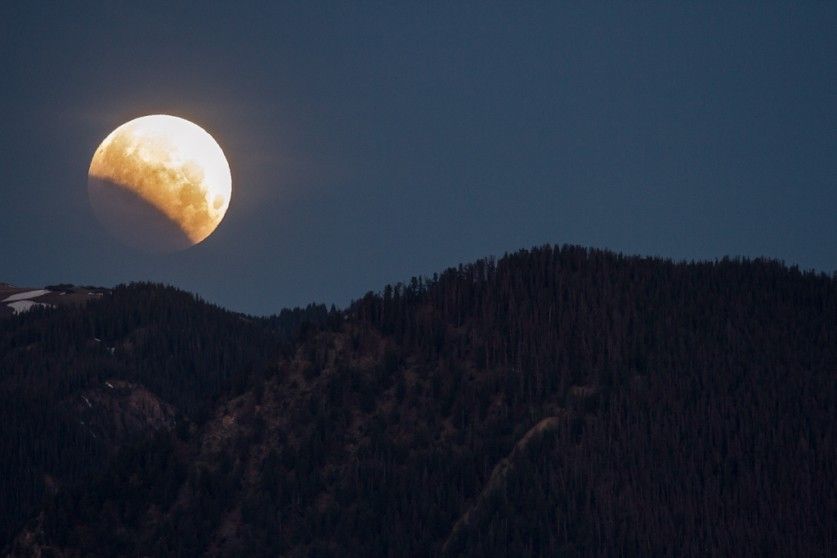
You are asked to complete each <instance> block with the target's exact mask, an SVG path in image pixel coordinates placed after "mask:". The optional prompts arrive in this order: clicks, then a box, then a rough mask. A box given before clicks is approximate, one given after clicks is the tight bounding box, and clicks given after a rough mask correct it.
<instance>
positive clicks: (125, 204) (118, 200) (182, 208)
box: [87, 114, 232, 252]
mask: <svg viewBox="0 0 837 558" xmlns="http://www.w3.org/2000/svg"><path fill="white" fill-rule="evenodd" d="M87 193H88V195H89V196H90V203H91V205H92V206H93V211H94V212H95V213H96V216H97V217H98V218H99V220H100V221H101V222H102V224H104V225H105V227H106V228H107V229H108V230H109V231H110V232H111V233H113V235H114V236H115V237H116V238H118V239H119V240H121V241H122V242H124V243H125V244H128V245H129V246H133V247H136V248H140V249H143V250H146V251H151V252H173V251H176V250H183V249H185V248H188V247H190V246H193V245H195V244H197V243H198V242H201V241H202V240H204V239H205V238H206V237H208V236H209V235H210V234H212V232H213V231H214V230H215V228H216V227H217V226H218V224H219V223H220V222H221V220H222V219H223V218H224V214H225V213H226V212H227V208H228V207H229V205H230V194H231V193H232V179H231V177H230V167H229V164H227V159H226V157H224V152H223V151H222V150H221V147H220V146H219V145H218V143H217V142H216V141H215V140H214V139H213V138H212V136H210V135H209V134H208V133H207V132H206V131H205V130H203V128H201V127H200V126H197V125H196V124H192V123H191V122H189V121H188V120H184V119H182V118H177V117H176V116H167V115H163V114H155V115H151V116H142V117H140V118H136V119H134V120H131V121H130V122H126V123H125V124H123V125H122V126H120V127H118V128H117V129H116V130H114V131H113V132H111V133H110V135H109V136H108V137H106V138H105V140H104V141H103V142H102V143H101V145H99V148H98V149H96V153H94V154H93V160H92V161H91V162H90V170H89V171H88V181H87Z"/></svg>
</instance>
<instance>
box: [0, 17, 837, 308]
mask: <svg viewBox="0 0 837 558" xmlns="http://www.w3.org/2000/svg"><path fill="white" fill-rule="evenodd" d="M15 4H16V5H15ZM62 4H66V5H62ZM175 4H177V3H169V2H166V3H161V4H159V5H157V6H156V7H155V6H152V4H150V3H144V2H142V3H140V2H88V3H76V2H67V3H50V4H46V3H45V4H44V5H42V6H40V7H38V5H37V4H36V3H34V2H17V3H12V2H4V3H3V4H2V7H0V70H2V72H1V73H0V76H2V78H0V83H2V87H0V171H2V176H1V177H0V178H2V181H0V281H7V282H11V283H14V284H18V285H22V286H42V285H44V284H49V283H55V282H74V283H79V284H95V285H105V286H109V285H113V284H116V283H120V282H127V281H132V280H154V281H161V282H166V283H171V284H174V285H176V286H178V287H181V288H184V289H187V290H189V291H192V292H196V293H198V294H200V295H201V296H203V297H204V298H206V299H207V300H210V301H212V302H216V303H219V304H221V305H223V306H226V307H228V308H231V309H234V310H240V311H245V312H251V313H257V314H266V313H272V312H276V311H278V310H279V309H280V308H282V307H285V306H292V305H299V304H305V303H307V302H310V301H318V302H325V303H336V304H338V305H344V304H346V303H347V302H348V301H349V300H351V299H353V298H357V297H359V296H361V295H362V294H363V293H364V292H366V291H368V290H378V289H380V288H382V287H383V286H384V284H386V283H388V282H396V281H399V280H408V279H409V278H410V277H411V276H413V275H420V274H432V273H433V272H434V271H441V270H442V269H443V268H445V267H447V266H451V265H455V264H457V263H460V262H467V261H471V260H474V259H476V258H479V257H482V256H486V255H502V254H503V253H504V252H506V251H510V250H515V249H517V248H522V247H530V246H533V245H539V244H544V243H559V244H563V243H573V244H583V245H588V246H594V247H601V248H610V249H613V250H617V251H622V252H626V253H631V254H644V255H660V256H666V257H672V258H676V259H692V258H701V259H706V258H709V259H712V258H717V257H721V256H724V255H746V256H762V255H764V256H769V257H773V258H780V259H783V260H785V261H787V262H788V263H791V264H798V265H799V266H801V267H803V268H815V269H818V270H822V271H825V272H828V273H831V272H833V271H834V270H835V269H837V32H835V29H837V3H835V2H828V3H826V2H823V3H814V2H804V3H798V4H799V5H796V6H792V5H782V4H776V5H769V6H768V5H766V3H764V2H753V3H751V4H737V5H732V4H731V3H715V4H717V5H715V6H699V5H693V4H691V3H690V4H689V5H677V6H672V5H671V3H670V2H666V3H662V4H660V5H657V6H652V5H650V4H644V3H643V4H642V5H636V4H620V3H606V4H605V3H601V4H599V3H593V2H576V3H572V4H570V3H567V4H558V3H553V2H548V3H527V2H511V3H505V4H491V3H487V2H478V3H473V4H472V3H461V2H410V3H395V4H400V5H391V4H392V3H355V2H345V3H336V4H323V5H320V6H312V4H313V3H312V2H300V3H292V4H286V3H273V2H271V3H265V4H260V5H257V4H247V3H239V2H225V3H218V4H215V5H214V6H212V7H209V6H210V5H209V4H208V3H199V4H201V6H202V7H200V8H186V7H176V6H174V5H175ZM196 4H198V3H196ZM783 4H791V3H789V2H786V3H783ZM152 113H167V114H173V115H177V116H181V117H183V118H187V119H189V120H192V121H194V122H196V123H197V124H199V125H200V126H202V127H204V128H205V129H206V130H207V131H209V132H210V133H211V134H212V135H213V136H214V137H215V138H216V139H217V140H218V142H219V143H220V144H221V146H222V148H223V149H224V151H225V152H226V154H227V157H228V159H229V161H230V166H231V168H232V174H233V198H232V203H231V205H230V209H229V211H228V213H227V216H226V219H225V220H224V222H223V223H222V224H221V226H220V227H219V228H218V230H217V231H216V232H215V234H214V235H212V236H211V237H209V238H208V239H207V240H206V241H205V242H203V243H202V244H200V245H198V246H195V247H193V248H191V249H189V250H187V251H185V252H180V253H176V254H169V255H164V256H160V255H156V256H154V255H147V254H143V253H140V252H136V251H134V250H131V249H129V248H125V247H123V246H121V245H120V244H118V243H117V242H116V241H114V240H113V239H112V238H111V237H110V236H109V235H108V234H107V233H106V232H104V231H103V230H102V229H101V227H100V225H99V224H98V222H97V221H96V220H95V218H94V216H93V214H92V211H91V209H90V205H89V202H88V200H87V183H86V180H87V168H88V165H89V163H90V158H91V156H92V154H93V151H94V150H95V148H96V147H97V145H98V144H99V142H100V141H101V140H102V139H103V138H104V137H105V136H106V135H107V134H108V133H109V132H110V131H111V130H113V129H114V128H115V127H117V126H118V125H120V124H122V123H123V122H125V121H127V120H129V119H131V118H134V117H137V116H141V115H145V114H152Z"/></svg>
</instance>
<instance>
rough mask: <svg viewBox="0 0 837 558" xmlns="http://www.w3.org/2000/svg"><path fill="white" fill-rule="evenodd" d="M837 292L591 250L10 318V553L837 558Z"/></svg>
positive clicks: (4, 380) (728, 264) (2, 377)
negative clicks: (369, 287)
mask: <svg viewBox="0 0 837 558" xmlns="http://www.w3.org/2000/svg"><path fill="white" fill-rule="evenodd" d="M835 379H837V277H828V276H826V275H823V274H815V273H810V272H808V273H805V272H801V271H800V270H798V269H796V268H788V267H786V266H784V265H782V264H781V263H778V262H774V261H766V260H755V261H752V260H729V259H725V260H721V261H716V262H699V263H674V262H671V261H666V260H661V259H654V258H638V257H626V256H621V255H617V254H613V253H610V252H606V251H598V250H590V249H585V248H580V247H574V246H564V247H552V246H546V247H542V248H537V249H533V250H525V251H520V252H517V253H514V254H510V255H507V256H505V257H503V258H501V259H499V260H496V261H495V260H493V259H486V260H481V261H478V262H475V263H473V264H470V265H463V266H460V267H458V268H454V269H449V270H447V271H445V272H443V273H441V274H440V275H437V276H434V277H432V278H415V279H413V280H411V281H410V282H409V283H408V284H399V285H393V286H387V287H385V288H384V289H383V291H381V292H377V293H374V292H370V293H368V294H367V295H365V296H363V297H362V298H360V299H359V300H357V301H356V302H355V303H353V304H351V305H350V306H349V307H348V308H347V309H345V310H341V311H338V310H335V309H333V308H332V309H331V310H328V309H326V308H325V307H323V306H316V305H312V306H309V307H308V308H305V309H297V310H293V311H284V312H282V313H281V314H279V315H277V316H273V317H270V318H255V317H249V316H243V315H240V314H235V313H232V312H227V311H225V310H223V309H220V308H218V307H215V306H212V305H210V304H207V303H205V302H203V301H201V300H199V299H197V298H195V297H193V296H191V295H188V294H186V293H183V292H180V291H177V290H175V289H172V288H170V287H164V286H161V285H152V284H135V285H129V286H120V287H116V288H114V289H112V290H110V291H109V292H107V294H106V295H105V296H103V297H101V299H98V300H96V301H93V302H90V303H88V304H87V305H85V306H81V307H68V308H57V309H34V310H32V311H30V312H28V313H26V314H22V315H20V316H15V317H12V318H8V319H5V320H2V321H0V421H2V422H0V424H2V427H0V451H2V455H3V458H2V459H0V502H2V503H3V506H2V508H0V535H2V537H3V538H2V541H0V547H5V549H6V550H5V554H9V555H11V556H29V555H37V554H39V553H40V554H41V555H54V556H86V555H97V556H100V555H101V556H105V555H110V556H139V555H150V556H167V555H177V556H192V555H208V556H556V555H566V556H614V555H626V556H707V555H758V556H765V555H775V556H830V555H833V554H834V552H835V544H837V543H836V542H835V541H837V486H835V484H837V482H835V478H837V477H835V439H834V435H835V433H834V430H835V429H834V425H835V424H837V416H835V415H837V385H835Z"/></svg>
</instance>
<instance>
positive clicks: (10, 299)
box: [3, 289, 51, 306]
mask: <svg viewBox="0 0 837 558" xmlns="http://www.w3.org/2000/svg"><path fill="white" fill-rule="evenodd" d="M49 292H51V291H48V290H46V289H37V290H34V291H26V292H23V293H17V294H13V295H11V296H7V297H6V298H4V299H3V302H14V301H16V300H28V299H31V298H38V297H39V296H43V295H45V294H47V293H49ZM9 306H11V304H10V305H9Z"/></svg>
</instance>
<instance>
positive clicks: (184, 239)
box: [87, 177, 194, 253]
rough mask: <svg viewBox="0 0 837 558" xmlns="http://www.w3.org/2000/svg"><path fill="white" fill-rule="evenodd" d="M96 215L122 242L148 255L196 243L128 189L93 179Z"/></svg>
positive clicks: (90, 190) (90, 184)
mask: <svg viewBox="0 0 837 558" xmlns="http://www.w3.org/2000/svg"><path fill="white" fill-rule="evenodd" d="M87 193H88V196H89V197H90V204H91V205H92V206H93V212H94V213H95V214H96V217H97V218H98V219H99V221H101V223H102V224H103V225H104V226H105V228H106V229H107V230H108V231H109V232H110V233H111V234H113V236H114V237H116V239H117V240H119V241H120V242H122V243H124V244H126V245H128V246H131V247H132V248H137V249H139V250H142V251H144V252H158V253H159V252H176V251H178V250H185V249H186V248H189V247H190V246H192V245H193V244H194V243H193V242H192V241H191V240H190V239H189V237H188V236H187V235H186V233H185V232H184V231H183V229H182V228H181V227H180V225H178V224H177V223H176V222H174V221H172V220H171V219H169V218H168V217H167V216H166V215H165V214H164V213H163V212H162V211H160V210H159V209H157V208H156V207H154V206H153V205H151V204H150V203H148V202H147V201H145V200H144V199H142V198H141V197H139V196H138V195H136V194H135V193H134V192H132V191H131V190H129V189H128V188H126V187H124V186H122V185H120V184H118V183H116V182H113V181H111V180H105V179H102V178H95V177H89V178H88V181H87Z"/></svg>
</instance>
